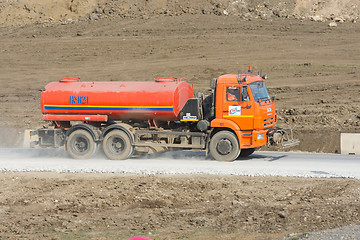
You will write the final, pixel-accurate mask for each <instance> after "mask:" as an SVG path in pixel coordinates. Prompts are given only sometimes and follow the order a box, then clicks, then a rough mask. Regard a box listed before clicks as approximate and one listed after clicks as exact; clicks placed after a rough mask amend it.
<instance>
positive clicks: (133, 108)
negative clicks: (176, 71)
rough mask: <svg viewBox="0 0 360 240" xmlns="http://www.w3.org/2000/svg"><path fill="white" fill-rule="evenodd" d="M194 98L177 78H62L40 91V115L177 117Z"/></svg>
mask: <svg viewBox="0 0 360 240" xmlns="http://www.w3.org/2000/svg"><path fill="white" fill-rule="evenodd" d="M192 97H193V88H192V85H190V84H189V83H187V82H186V81H185V80H183V81H180V80H178V79H176V78H158V79H155V81H154V82H80V79H79V78H64V79H60V80H59V82H51V83H49V84H48V85H46V87H45V89H44V90H43V91H42V93H41V111H42V113H43V114H59V115H72V114H74V115H84V114H91V115H96V114H101V115H107V116H108V120H151V119H154V120H164V121H174V120H179V112H180V110H181V109H182V108H183V107H184V105H185V103H186V102H187V100H188V99H189V98H192Z"/></svg>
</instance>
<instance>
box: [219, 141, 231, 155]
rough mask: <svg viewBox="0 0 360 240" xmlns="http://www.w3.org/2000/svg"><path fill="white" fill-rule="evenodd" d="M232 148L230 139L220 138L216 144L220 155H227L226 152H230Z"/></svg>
mask: <svg viewBox="0 0 360 240" xmlns="http://www.w3.org/2000/svg"><path fill="white" fill-rule="evenodd" d="M232 148H233V147H232V144H231V141H230V140H229V139H226V138H223V139H221V140H220V141H219V142H218V144H217V146H216V150H217V151H218V153H219V154H221V155H227V154H229V153H231V151H232Z"/></svg>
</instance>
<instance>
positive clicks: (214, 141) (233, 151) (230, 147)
mask: <svg viewBox="0 0 360 240" xmlns="http://www.w3.org/2000/svg"><path fill="white" fill-rule="evenodd" d="M210 153H211V155H212V156H213V157H214V158H215V159H216V160H218V161H225V162H231V161H233V160H235V159H236V158H237V157H238V156H239V153H240V148H239V142H238V140H237V137H236V136H235V134H233V133H232V132H229V131H220V132H218V133H215V135H214V136H213V137H212V138H211V141H210Z"/></svg>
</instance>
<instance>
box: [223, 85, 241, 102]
mask: <svg viewBox="0 0 360 240" xmlns="http://www.w3.org/2000/svg"><path fill="white" fill-rule="evenodd" d="M226 100H227V101H240V87H226Z"/></svg>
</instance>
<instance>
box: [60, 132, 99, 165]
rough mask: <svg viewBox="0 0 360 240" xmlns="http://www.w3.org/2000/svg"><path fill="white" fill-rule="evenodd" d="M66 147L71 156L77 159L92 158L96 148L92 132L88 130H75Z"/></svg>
mask: <svg viewBox="0 0 360 240" xmlns="http://www.w3.org/2000/svg"><path fill="white" fill-rule="evenodd" d="M66 149H67V152H68V153H69V154H70V156H71V157H73V158H75V159H86V158H90V157H91V156H92V155H93V154H94V152H95V149H96V146H95V142H94V139H93V137H92V136H91V134H90V133H89V132H88V131H86V130H82V129H79V130H75V131H74V132H72V133H71V134H70V135H69V137H68V138H67V140H66Z"/></svg>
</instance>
